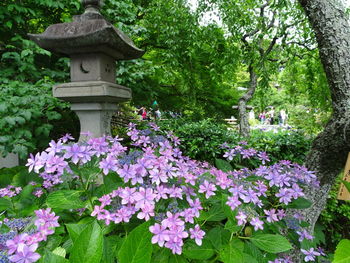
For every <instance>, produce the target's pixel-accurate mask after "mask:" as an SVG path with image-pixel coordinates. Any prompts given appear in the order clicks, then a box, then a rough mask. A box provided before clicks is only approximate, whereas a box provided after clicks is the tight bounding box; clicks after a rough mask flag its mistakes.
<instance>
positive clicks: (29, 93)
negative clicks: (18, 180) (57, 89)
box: [0, 79, 68, 158]
mask: <svg viewBox="0 0 350 263" xmlns="http://www.w3.org/2000/svg"><path fill="white" fill-rule="evenodd" d="M52 85H53V84H52V83H51V82H45V81H39V82H37V83H36V84H30V83H25V82H20V81H5V79H2V82H0V90H1V97H0V154H1V155H3V156H6V155H7V153H9V152H14V153H18V154H19V155H20V157H22V158H25V157H26V156H27V154H28V152H30V151H34V149H37V148H39V149H41V148H43V147H44V146H45V145H47V144H48V142H49V141H50V131H51V130H52V128H53V125H52V121H55V120H59V119H60V118H61V114H60V113H59V112H63V111H64V110H65V109H66V108H67V107H68V105H67V104H66V103H64V102H62V101H59V100H58V99H56V98H53V97H52V95H51V88H52Z"/></svg>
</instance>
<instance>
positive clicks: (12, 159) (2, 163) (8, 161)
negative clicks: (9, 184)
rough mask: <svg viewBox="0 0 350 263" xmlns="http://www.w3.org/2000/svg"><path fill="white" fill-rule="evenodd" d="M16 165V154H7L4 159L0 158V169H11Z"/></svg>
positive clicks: (17, 163) (17, 162)
mask: <svg viewBox="0 0 350 263" xmlns="http://www.w3.org/2000/svg"><path fill="white" fill-rule="evenodd" d="M18 165H19V161H18V154H15V153H9V154H8V155H7V156H6V157H0V168H3V167H6V168H12V167H15V166H18Z"/></svg>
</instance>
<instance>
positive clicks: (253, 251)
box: [244, 241, 265, 263]
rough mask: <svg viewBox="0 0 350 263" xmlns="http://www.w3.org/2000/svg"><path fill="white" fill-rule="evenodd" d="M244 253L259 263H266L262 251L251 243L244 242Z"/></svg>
mask: <svg viewBox="0 0 350 263" xmlns="http://www.w3.org/2000/svg"><path fill="white" fill-rule="evenodd" d="M244 253H246V254H248V255H251V256H252V257H253V258H255V259H256V260H257V261H258V262H259V263H264V262H265V261H264V256H263V254H262V253H261V251H260V250H259V249H258V248H257V247H256V246H254V245H253V244H252V243H251V242H250V241H248V242H244Z"/></svg>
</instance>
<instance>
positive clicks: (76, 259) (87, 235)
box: [69, 221, 103, 263]
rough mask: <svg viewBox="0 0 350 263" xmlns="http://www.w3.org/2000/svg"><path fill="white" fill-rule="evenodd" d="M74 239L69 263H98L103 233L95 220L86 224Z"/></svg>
mask: <svg viewBox="0 0 350 263" xmlns="http://www.w3.org/2000/svg"><path fill="white" fill-rule="evenodd" d="M76 240H77V242H75V243H74V245H73V248H72V251H71V255H70V258H69V261H70V263H81V262H84V263H98V262H100V261H101V258H102V251H103V235H102V231H101V227H100V226H99V224H98V223H97V222H96V221H94V223H92V224H90V225H88V226H87V227H86V228H85V229H84V230H83V231H82V232H81V234H80V235H79V236H78V238H77V239H76Z"/></svg>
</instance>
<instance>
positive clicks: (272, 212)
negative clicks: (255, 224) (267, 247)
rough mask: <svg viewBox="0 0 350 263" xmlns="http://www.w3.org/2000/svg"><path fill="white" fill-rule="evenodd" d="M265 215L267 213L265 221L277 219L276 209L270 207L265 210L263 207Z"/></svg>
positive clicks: (270, 221)
mask: <svg viewBox="0 0 350 263" xmlns="http://www.w3.org/2000/svg"><path fill="white" fill-rule="evenodd" d="M264 213H265V215H267V219H266V220H267V222H269V223H273V222H277V221H279V219H278V215H277V214H276V209H271V210H265V209H264Z"/></svg>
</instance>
